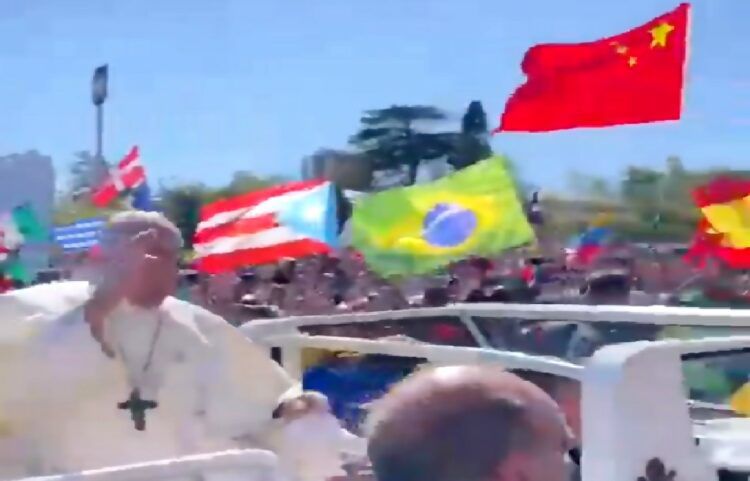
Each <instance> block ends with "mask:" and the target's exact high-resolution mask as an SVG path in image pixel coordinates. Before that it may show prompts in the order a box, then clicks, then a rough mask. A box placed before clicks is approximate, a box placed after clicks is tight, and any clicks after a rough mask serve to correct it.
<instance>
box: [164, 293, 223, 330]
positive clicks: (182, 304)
mask: <svg viewBox="0 0 750 481" xmlns="http://www.w3.org/2000/svg"><path fill="white" fill-rule="evenodd" d="M162 308H163V309H165V310H166V311H167V312H168V313H169V314H170V317H171V318H172V319H173V320H175V321H176V324H177V325H179V326H182V327H185V328H189V329H190V330H193V331H195V332H196V333H200V334H201V335H202V336H209V337H211V336H212V335H215V334H217V333H221V332H226V331H227V330H231V329H235V328H234V326H232V325H231V324H229V322H227V321H226V320H225V319H224V318H222V317H221V316H217V315H216V314H214V313H213V312H211V311H209V310H208V309H206V308H204V307H201V306H198V305H196V304H192V303H190V302H187V301H183V300H181V299H177V298H175V297H168V298H167V299H166V300H165V301H164V304H162Z"/></svg>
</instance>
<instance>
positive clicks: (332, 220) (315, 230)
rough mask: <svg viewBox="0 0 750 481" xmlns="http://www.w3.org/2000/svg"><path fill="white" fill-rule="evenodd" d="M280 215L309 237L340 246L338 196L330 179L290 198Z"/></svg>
mask: <svg viewBox="0 0 750 481" xmlns="http://www.w3.org/2000/svg"><path fill="white" fill-rule="evenodd" d="M276 219H277V221H278V222H279V224H280V225H283V226H285V227H288V228H290V229H292V230H293V231H295V232H297V233H299V234H302V235H303V236H305V237H308V238H310V239H313V240H317V241H319V242H323V243H325V244H328V245H329V246H331V247H334V248H335V247H338V235H337V231H338V229H337V225H338V222H337V216H336V196H335V195H334V191H333V185H332V184H331V183H330V182H329V183H327V184H324V185H321V186H320V187H315V188H313V189H310V190H309V191H308V192H307V193H306V194H304V195H301V196H299V197H298V198H297V199H294V200H292V201H290V202H288V203H287V204H286V205H285V206H284V209H283V210H281V211H279V212H278V213H277V214H276Z"/></svg>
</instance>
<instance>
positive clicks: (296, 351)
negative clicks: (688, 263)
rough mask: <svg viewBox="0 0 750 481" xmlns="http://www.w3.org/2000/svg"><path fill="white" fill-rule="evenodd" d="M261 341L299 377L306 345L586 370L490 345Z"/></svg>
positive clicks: (576, 372) (572, 374)
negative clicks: (277, 350)
mask: <svg viewBox="0 0 750 481" xmlns="http://www.w3.org/2000/svg"><path fill="white" fill-rule="evenodd" d="M258 342H259V343H260V344H262V345H265V346H267V347H269V348H271V347H280V348H281V349H282V354H281V356H282V357H281V364H282V365H283V366H284V369H285V370H286V371H287V372H289V374H291V375H292V376H293V377H295V378H296V379H301V378H302V374H303V373H302V369H303V366H302V349H304V348H315V349H325V350H330V351H349V352H357V353H360V354H383V355H389V356H398V357H410V358H421V359H426V360H427V362H429V363H431V364H434V365H451V364H489V363H494V364H498V365H501V366H502V367H504V368H506V369H533V370H535V371H540V372H546V373H549V374H555V375H558V376H562V377H566V378H571V379H580V377H581V372H582V369H583V368H582V367H581V366H580V365H577V364H574V363H571V362H568V361H564V360H562V359H559V358H556V357H551V356H550V357H548V356H535V355H529V354H525V353H522V352H512V351H498V350H493V349H487V348H476V347H457V346H442V345H436V344H429V343H421V342H418V341H413V342H412V341H406V340H390V339H387V338H386V339H356V338H349V337H336V336H310V335H306V334H287V335H276V336H268V337H264V338H262V339H260V340H258Z"/></svg>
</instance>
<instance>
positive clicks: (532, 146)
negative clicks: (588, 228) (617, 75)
mask: <svg viewBox="0 0 750 481" xmlns="http://www.w3.org/2000/svg"><path fill="white" fill-rule="evenodd" d="M677 3H678V2H677V1H675V0H630V1H627V2H622V1H613V0H575V1H561V0H525V1H515V0H513V1H511V0H429V1H428V0H296V1H291V0H202V1H198V0H179V1H178V0H159V1H158V2H157V1H153V0H96V1H92V0H33V1H22V0H1V3H0V5H2V14H1V15H0V64H1V65H2V66H3V69H2V70H3V74H4V76H3V81H2V82H0V102H1V104H2V106H3V115H2V117H0V153H10V152H17V151H25V150H28V149H32V148H35V149H37V150H39V151H41V152H43V153H46V154H49V155H51V156H52V157H53V158H54V160H55V163H56V166H57V167H58V168H60V169H64V168H65V166H66V165H67V164H68V163H69V162H70V161H71V160H72V153H73V152H75V151H77V150H82V149H93V143H94V133H93V127H94V112H93V107H92V106H91V103H90V100H89V99H90V97H89V95H90V94H89V83H90V77H91V72H92V69H93V68H94V67H95V66H97V65H99V64H101V63H105V62H106V63H109V64H110V69H111V70H110V92H111V97H110V100H109V101H108V103H107V105H106V121H105V124H106V125H105V131H106V132H105V148H104V150H105V155H106V156H107V158H108V159H110V160H112V159H115V158H119V157H120V156H122V155H124V154H125V153H126V151H127V150H128V148H129V147H130V146H131V145H133V144H138V145H140V146H141V151H142V157H143V160H144V162H145V163H146V165H147V168H148V170H149V173H150V176H151V177H156V178H158V179H161V180H164V181H167V182H178V181H192V180H196V181H203V182H206V183H209V184H220V183H222V182H226V181H228V179H229V177H230V175H231V173H232V172H233V171H235V170H240V169H244V170H251V171H255V172H258V173H262V174H287V175H297V174H298V172H299V162H300V159H301V158H302V157H303V156H304V155H306V154H309V153H311V152H313V151H314V150H316V149H317V148H319V147H339V146H344V145H345V143H346V140H347V138H348V136H349V135H350V134H351V133H353V131H354V130H355V129H356V126H357V122H358V119H359V116H360V114H361V112H362V111H363V110H364V109H368V108H377V107H383V106H388V105H390V104H394V103H414V104H434V105H437V106H440V107H443V108H445V109H447V110H448V111H449V112H451V113H453V114H455V115H456V117H458V116H460V114H461V112H462V111H463V109H464V108H465V107H466V105H467V104H468V103H469V101H471V100H474V99H478V100H481V101H482V102H483V103H484V105H485V108H486V109H487V111H488V114H489V116H490V121H491V123H493V124H494V123H495V122H496V118H497V116H498V115H499V113H500V111H501V110H502V108H503V106H504V103H505V100H506V99H507V97H508V95H509V94H510V93H511V92H512V91H513V89H514V88H515V87H516V86H517V85H518V84H519V83H520V82H521V81H522V80H523V78H522V75H521V73H520V69H519V64H520V61H521V59H522V56H523V54H524V52H525V50H526V49H527V48H528V47H530V46H531V45H533V44H535V43H541V42H574V41H587V40H593V39H596V38H600V37H604V36H609V35H613V34H616V33H619V32H622V31H624V30H627V29H629V28H632V27H634V26H637V25H639V24H641V23H643V22H645V21H647V20H649V19H651V18H653V17H655V16H657V15H659V14H661V13H664V12H666V11H669V10H671V9H672V8H674V7H676V5H677ZM693 7H694V8H693V35H692V52H691V59H690V66H689V83H688V91H687V108H686V112H685V116H684V117H685V118H684V119H683V121H682V122H680V123H678V124H661V125H651V126H636V127H620V128H613V129H606V130H579V131H569V132H562V133H554V134H535V135H531V134H513V135H510V134H503V135H500V136H496V137H495V139H494V140H493V145H494V147H495V149H496V150H497V151H501V152H504V153H507V154H509V155H510V156H511V157H513V158H514V159H515V161H516V162H517V163H518V164H519V166H520V167H521V170H522V173H523V175H524V176H525V177H526V178H527V179H528V180H530V181H532V182H534V183H536V184H538V185H541V186H546V187H553V188H561V187H564V186H565V180H566V178H567V174H568V172H570V171H571V170H577V171H581V172H585V173H588V174H594V175H605V176H608V177H611V178H615V177H616V176H617V175H619V173H620V172H621V171H622V169H623V168H624V166H626V165H628V164H631V163H635V164H641V165H661V163H662V162H663V159H665V158H666V156H668V155H670V154H676V155H680V156H682V157H683V159H684V160H685V163H686V164H687V165H688V166H691V167H703V166H710V165H713V166H718V165H721V166H744V167H748V166H750V135H748V134H750V59H749V58H748V56H747V53H746V52H747V48H748V46H750V28H748V26H750V24H748V19H750V1H747V0H695V1H694V2H693Z"/></svg>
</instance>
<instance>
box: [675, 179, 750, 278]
mask: <svg viewBox="0 0 750 481" xmlns="http://www.w3.org/2000/svg"><path fill="white" fill-rule="evenodd" d="M693 198H694V199H695V203H696V205H697V206H698V208H699V209H700V210H701V213H702V214H703V218H702V219H701V221H700V223H699V225H698V231H697V233H696V235H695V238H694V239H693V244H692V246H691V248H690V251H689V252H688V258H689V259H691V260H694V261H697V262H698V263H703V262H704V261H705V259H707V258H709V257H714V258H716V259H719V260H720V261H722V262H724V263H725V264H726V265H727V266H728V267H731V268H734V269H750V181H749V180H744V179H735V178H731V177H719V178H716V179H714V180H713V181H711V182H710V183H708V184H706V185H704V186H701V187H699V188H697V189H696V190H695V191H694V192H693Z"/></svg>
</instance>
